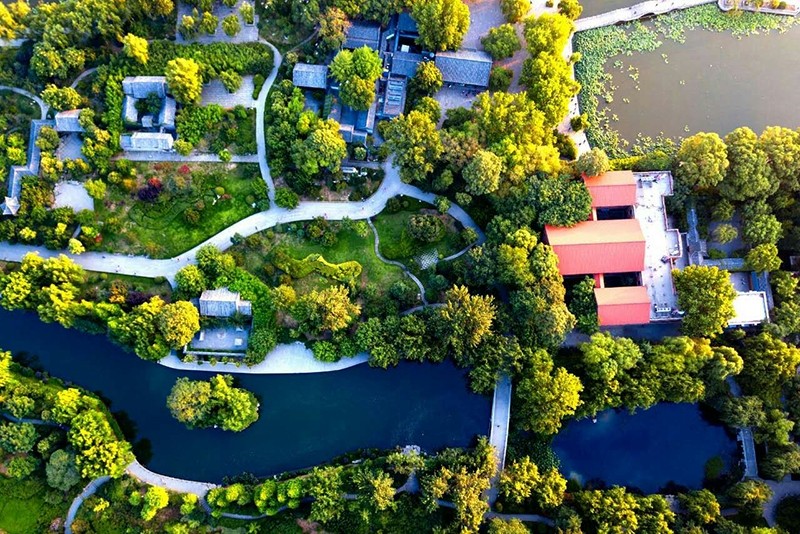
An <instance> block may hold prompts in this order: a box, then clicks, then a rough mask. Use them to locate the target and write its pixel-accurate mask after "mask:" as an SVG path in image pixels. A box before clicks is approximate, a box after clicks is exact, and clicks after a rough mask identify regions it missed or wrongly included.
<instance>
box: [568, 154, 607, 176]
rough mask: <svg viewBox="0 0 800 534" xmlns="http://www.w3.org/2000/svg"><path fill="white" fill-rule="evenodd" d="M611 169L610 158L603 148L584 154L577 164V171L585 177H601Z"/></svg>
mask: <svg viewBox="0 0 800 534" xmlns="http://www.w3.org/2000/svg"><path fill="white" fill-rule="evenodd" d="M610 168H611V163H610V162H609V161H608V156H607V155H606V153H605V151H604V150H603V149H602V148H597V147H595V148H593V149H591V150H590V151H589V152H584V153H583V154H581V156H580V157H579V158H578V161H576V162H575V170H576V171H578V172H579V173H581V174H582V175H583V176H589V177H592V176H599V175H601V174H603V173H604V172H607V171H608V170H609V169H610Z"/></svg>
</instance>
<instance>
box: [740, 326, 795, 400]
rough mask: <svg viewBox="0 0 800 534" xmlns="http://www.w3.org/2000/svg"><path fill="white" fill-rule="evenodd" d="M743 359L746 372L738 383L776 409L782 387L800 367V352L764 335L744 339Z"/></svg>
mask: <svg viewBox="0 0 800 534" xmlns="http://www.w3.org/2000/svg"><path fill="white" fill-rule="evenodd" d="M741 356H742V359H743V360H744V369H743V370H742V373H741V375H740V377H739V381H740V382H741V384H742V387H743V388H744V390H745V391H746V392H748V393H752V394H754V395H758V396H759V397H761V398H763V399H767V400H770V401H772V403H773V404H774V405H777V404H778V399H779V398H780V395H781V390H782V388H783V385H784V384H785V383H786V382H788V381H789V379H790V378H792V377H793V376H794V375H795V374H796V371H797V366H798V365H800V350H798V349H797V347H795V346H793V345H789V344H787V343H785V342H783V341H781V340H780V339H779V338H776V337H774V336H773V335H771V334H768V333H767V332H762V333H760V334H758V335H757V336H752V337H748V338H747V339H745V341H744V349H743V350H742V351H741Z"/></svg>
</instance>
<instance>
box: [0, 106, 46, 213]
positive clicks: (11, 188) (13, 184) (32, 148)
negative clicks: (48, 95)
mask: <svg viewBox="0 0 800 534" xmlns="http://www.w3.org/2000/svg"><path fill="white" fill-rule="evenodd" d="M55 125H56V123H55V121H47V120H33V121H31V132H30V135H29V136H28V164H27V165H14V166H13V167H11V171H10V172H9V174H8V180H7V181H8V196H7V197H6V199H5V202H3V204H2V205H1V206H0V207H2V209H3V214H4V215H16V214H17V210H18V209H19V194H20V191H21V190H22V178H23V177H24V176H38V175H39V163H41V160H42V151H41V149H40V148H39V147H38V146H36V140H37V139H38V138H39V132H40V131H41V129H42V127H44V126H48V127H50V128H55Z"/></svg>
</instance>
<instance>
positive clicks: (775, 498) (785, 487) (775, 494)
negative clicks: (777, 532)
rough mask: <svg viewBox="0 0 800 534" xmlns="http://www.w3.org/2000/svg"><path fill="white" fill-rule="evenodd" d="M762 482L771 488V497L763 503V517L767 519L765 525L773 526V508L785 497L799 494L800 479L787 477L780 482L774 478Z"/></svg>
mask: <svg viewBox="0 0 800 534" xmlns="http://www.w3.org/2000/svg"><path fill="white" fill-rule="evenodd" d="M764 482H766V483H767V486H769V489H771V490H772V498H771V499H770V500H768V501H767V502H766V503H764V519H766V520H767V525H769V526H771V527H774V526H775V508H776V507H777V506H778V503H780V502H781V501H782V500H783V499H785V498H786V497H790V496H792V495H800V481H798V480H791V479H789V478H787V479H785V480H783V481H781V482H775V481H774V480H765V481H764Z"/></svg>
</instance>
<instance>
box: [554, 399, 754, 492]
mask: <svg viewBox="0 0 800 534" xmlns="http://www.w3.org/2000/svg"><path fill="white" fill-rule="evenodd" d="M553 450H554V451H555V453H556V454H557V455H558V457H559V459H560V460H561V472H562V473H563V474H564V476H566V477H568V478H570V477H572V478H576V479H578V480H579V481H581V482H586V481H589V480H602V481H603V482H605V483H606V484H608V485H609V486H610V485H614V484H617V485H626V486H631V487H635V488H639V489H641V490H642V491H644V492H646V493H654V492H657V491H658V490H659V489H660V488H662V487H664V486H665V485H666V484H667V483H669V482H674V483H676V484H678V485H681V486H686V487H688V488H692V489H699V488H700V487H702V484H703V476H704V472H705V464H706V462H707V461H708V460H709V459H711V458H713V457H715V456H719V457H721V458H722V459H723V461H724V462H725V464H726V466H727V467H731V466H732V465H734V464H735V462H736V461H737V459H738V455H739V447H738V444H737V442H736V438H735V437H734V436H733V435H731V434H729V433H728V432H727V431H726V430H725V428H723V427H721V426H719V425H715V424H711V423H709V422H708V421H706V420H705V419H704V418H703V416H702V414H701V412H700V408H699V407H698V406H697V405H696V404H668V403H662V404H657V405H656V406H653V407H652V408H650V409H649V410H644V411H640V412H637V413H636V414H633V415H631V414H630V413H628V412H621V411H614V410H608V411H605V412H602V413H600V414H598V416H597V422H596V423H594V422H592V420H591V419H582V420H580V421H572V422H570V423H569V424H568V425H567V427H566V428H564V429H563V430H562V431H561V432H559V433H558V435H556V437H555V439H554V440H553Z"/></svg>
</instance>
